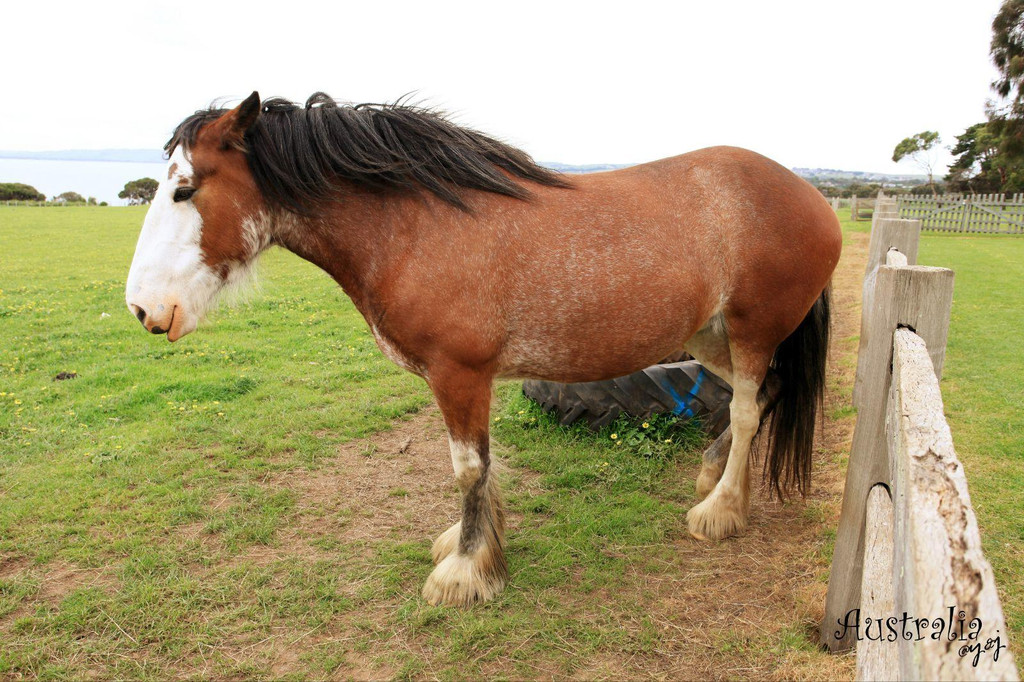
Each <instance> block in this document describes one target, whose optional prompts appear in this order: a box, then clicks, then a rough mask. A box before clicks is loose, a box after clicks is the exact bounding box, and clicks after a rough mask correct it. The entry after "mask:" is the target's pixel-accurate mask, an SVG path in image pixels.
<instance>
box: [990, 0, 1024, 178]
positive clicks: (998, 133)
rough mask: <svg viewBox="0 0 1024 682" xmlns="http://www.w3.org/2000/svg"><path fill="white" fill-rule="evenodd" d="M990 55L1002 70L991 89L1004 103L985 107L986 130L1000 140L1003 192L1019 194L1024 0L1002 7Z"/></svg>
mask: <svg viewBox="0 0 1024 682" xmlns="http://www.w3.org/2000/svg"><path fill="white" fill-rule="evenodd" d="M989 54H990V55H991V57H992V62H993V63H994V64H995V66H996V69H998V71H999V78H997V79H996V80H994V81H993V82H992V89H993V90H994V91H995V92H996V94H997V95H999V97H1000V98H1001V100H1002V101H1001V102H1000V101H995V102H994V101H989V102H988V103H987V104H986V107H985V113H986V114H987V115H988V124H987V126H986V129H987V131H988V132H989V133H990V134H991V136H992V137H993V138H994V139H995V140H996V141H997V142H996V144H997V146H998V156H999V157H1000V161H1001V165H998V166H997V167H998V168H999V172H1000V176H1001V182H1002V186H1001V188H1000V189H1001V190H1002V191H1004V192H1006V191H1017V189H1018V188H1017V187H1012V186H1010V183H1011V182H1014V181H1016V180H1019V172H1015V171H1016V169H1017V167H1019V166H1020V165H1021V163H1022V162H1024V89H1022V85H1024V0H1005V1H1004V2H1003V5H1002V7H1000V8H999V12H998V13H997V14H996V17H995V19H993V20H992V43H991V45H990V50H989Z"/></svg>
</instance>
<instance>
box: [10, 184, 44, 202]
mask: <svg viewBox="0 0 1024 682" xmlns="http://www.w3.org/2000/svg"><path fill="white" fill-rule="evenodd" d="M0 201H46V195H45V194H43V193H42V192H40V191H39V190H37V189H36V188H35V187H33V186H32V185H26V184H24V183H21V182H0Z"/></svg>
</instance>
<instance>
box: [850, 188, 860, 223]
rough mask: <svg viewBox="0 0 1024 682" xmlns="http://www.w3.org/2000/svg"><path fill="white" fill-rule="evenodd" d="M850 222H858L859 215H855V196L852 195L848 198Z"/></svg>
mask: <svg viewBox="0 0 1024 682" xmlns="http://www.w3.org/2000/svg"><path fill="white" fill-rule="evenodd" d="M850 220H853V221H857V220H860V214H859V213H857V195H856V194H854V195H853V196H852V197H850Z"/></svg>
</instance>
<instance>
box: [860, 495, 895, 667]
mask: <svg viewBox="0 0 1024 682" xmlns="http://www.w3.org/2000/svg"><path fill="white" fill-rule="evenodd" d="M865 512H866V513H867V524H866V526H865V528H864V577H863V578H862V579H861V587H860V594H861V604H860V608H861V613H863V614H868V615H870V616H871V617H872V618H874V617H883V618H884V617H888V616H889V615H891V614H892V613H894V611H895V604H896V600H895V597H894V594H895V587H894V585H893V568H892V566H893V557H894V556H895V552H894V547H893V507H892V498H891V497H890V496H889V490H888V489H887V488H886V487H885V486H884V485H881V484H876V485H875V486H874V487H872V488H871V491H870V492H869V493H868V502H867V509H866V510H865ZM898 671H899V649H898V648H897V646H896V645H895V644H893V643H892V642H886V641H884V640H882V639H866V640H864V641H862V642H860V644H858V645H857V677H856V679H857V680H895V679H897V672H898Z"/></svg>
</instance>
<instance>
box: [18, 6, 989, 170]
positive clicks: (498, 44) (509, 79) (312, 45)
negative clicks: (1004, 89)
mask: <svg viewBox="0 0 1024 682" xmlns="http://www.w3.org/2000/svg"><path fill="white" fill-rule="evenodd" d="M999 5H1000V0H861V1H860V2H857V3H854V4H850V3H845V2H835V1H833V0H807V1H805V0H778V1H777V2H763V1H746V0H729V1H727V2H717V1H714V0H703V1H701V2H689V1H676V2H671V3H670V2H660V3H648V2H638V1H635V0H634V1H629V2H618V3H614V4H604V3H601V2H593V1H591V2H559V1H558V0H546V1H543V2H533V1H524V0H511V1H507V2H481V1H479V0H477V1H475V2H429V1H426V0H424V1H420V2H401V1H397V0H396V1H389V2H365V1H361V2H345V1H344V0H335V1H333V2H324V1H323V0H321V1H319V2H306V1H305V0H284V1H282V0H278V1H277V2H273V3H262V2H258V1H256V0H250V1H249V2H246V3H237V2H232V3H226V2H225V3H221V2H216V1H215V0H207V1H206V2H181V1H180V0H179V1H176V2H147V1H145V0H134V1H132V2H125V3H120V2H103V1H102V0H101V1H99V2H81V1H80V0H76V2H73V3H55V2H46V1H43V2H32V3H30V2H9V3H5V7H4V9H3V10H2V16H3V24H4V28H3V35H2V39H0V63H3V64H4V65H5V68H6V70H7V73H8V76H7V77H6V78H5V79H4V81H5V83H4V85H3V89H2V90H0V104H2V106H0V149H9V150H10V149H17V150H55V149H90V148H97V149H98V148H111V147H118V148H158V147H160V146H161V145H162V144H163V142H164V141H165V140H166V138H167V136H168V134H169V133H170V131H171V130H172V129H173V128H174V126H175V124H176V123H177V122H178V121H180V120H181V119H182V118H183V117H184V116H185V115H187V114H189V113H191V112H192V111H194V110H195V109H197V108H201V107H204V106H206V105H208V104H209V103H210V102H211V100H213V99H214V98H217V97H222V96H224V97H229V98H235V99H237V98H241V97H244V96H245V95H247V94H249V92H251V91H252V90H254V89H257V90H259V92H260V94H261V95H262V96H264V97H267V96H270V95H282V96H286V97H289V98H291V99H305V97H306V96H308V95H309V94H310V93H311V92H313V91H316V90H323V91H326V92H328V93H329V94H331V95H332V96H334V97H336V98H338V99H342V100H349V101H382V100H393V99H395V98H396V97H398V96H400V95H402V94H404V93H407V92H410V91H416V92H417V93H418V94H419V97H420V98H422V99H424V100H425V101H427V102H429V103H431V104H434V105H436V106H439V107H441V108H444V109H446V110H448V111H450V112H452V113H453V114H455V118H456V120H458V121H459V122H461V123H464V124H467V125H471V126H473V127H476V128H478V129H480V130H483V131H485V132H489V133H491V134H494V135H497V136H498V137H501V138H503V139H505V140H507V141H510V142H512V143H514V144H517V145H519V146H521V147H523V148H524V149H525V150H526V151H528V152H529V153H530V154H532V155H533V156H534V158H536V159H538V160H543V161H562V162H566V163H600V162H607V163H630V162H641V161H648V160H653V159H657V158H661V157H665V156H672V155H674V154H678V153H681V152H684V151H688V150H691V149H696V148H699V147H704V146H708V145H713V144H733V145H739V146H744V147H748V148H751V149H754V150H756V151H759V152H761V153H763V154H766V155H768V156H770V157H772V158H774V159H776V160H777V161H779V162H781V163H783V164H785V165H787V166H790V167H792V166H809V167H828V168H842V169H848V170H868V171H881V172H918V171H917V170H915V169H914V167H913V166H911V165H909V164H906V163H904V164H900V165H896V164H893V163H892V162H891V161H890V158H891V156H892V149H893V147H894V146H895V145H896V143H897V142H899V140H900V139H902V138H903V137H906V136H908V135H911V134H914V133H917V132H920V131H922V130H927V129H931V130H937V131H939V132H940V134H941V135H942V139H943V143H944V144H949V143H952V142H953V141H954V136H955V135H956V134H959V133H961V132H963V130H964V128H966V127H967V126H969V125H971V124H973V123H976V122H978V121H981V120H983V119H984V113H983V108H984V104H985V100H986V99H987V98H988V97H990V96H991V95H990V90H989V83H990V82H991V80H992V79H993V77H994V76H995V69H994V67H992V66H991V63H990V60H989V56H988V48H989V41H990V39H991V22H992V17H993V16H994V15H995V12H996V11H997V9H998V8H999Z"/></svg>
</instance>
